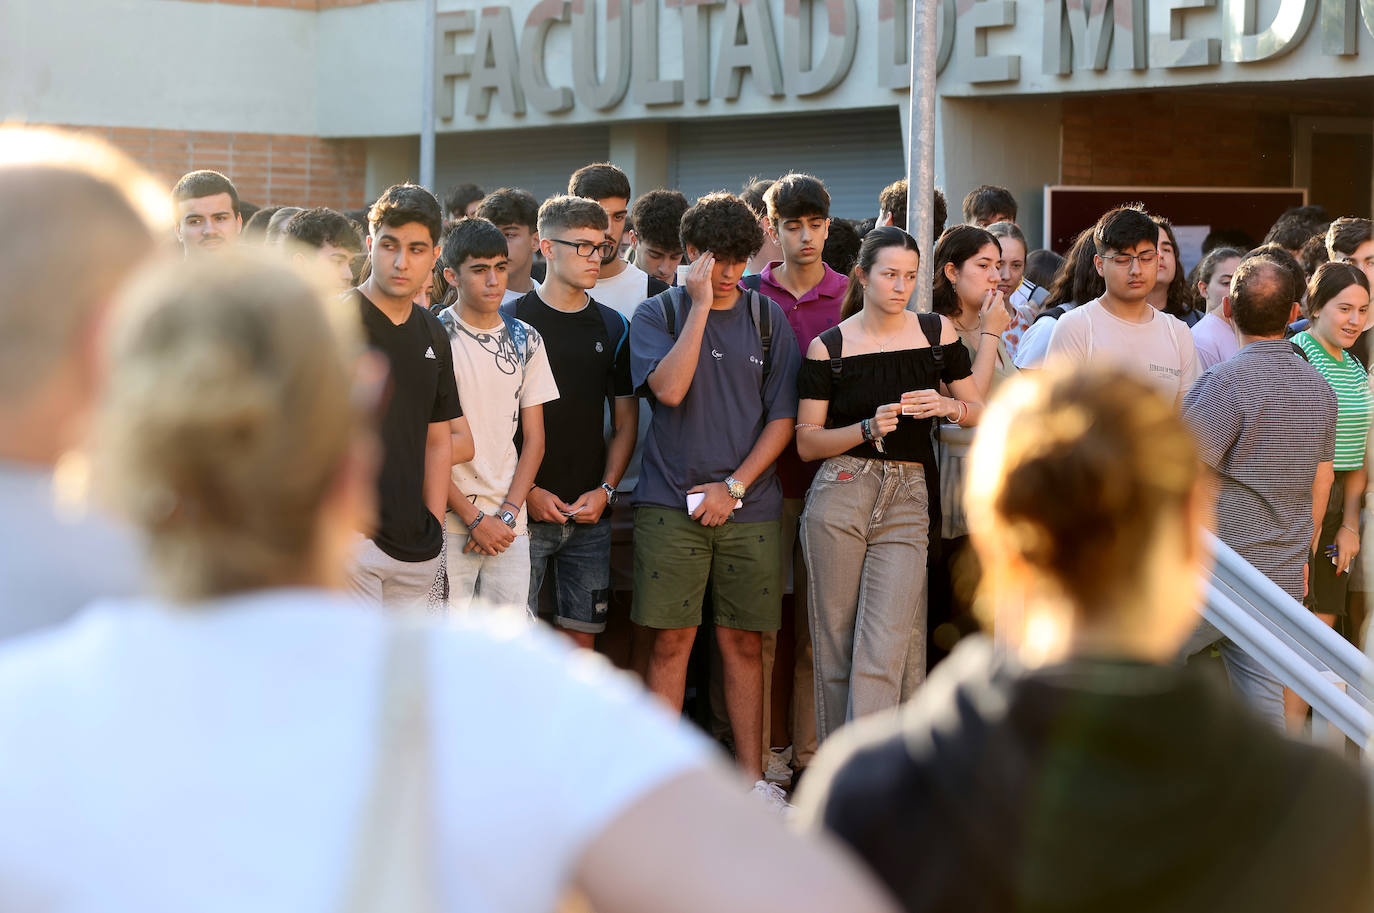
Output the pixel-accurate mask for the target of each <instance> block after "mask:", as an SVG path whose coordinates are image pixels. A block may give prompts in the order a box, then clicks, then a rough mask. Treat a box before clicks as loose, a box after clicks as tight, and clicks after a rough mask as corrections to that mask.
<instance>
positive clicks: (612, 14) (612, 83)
mask: <svg viewBox="0 0 1374 913" xmlns="http://www.w3.org/2000/svg"><path fill="white" fill-rule="evenodd" d="M604 2H605V4H606V78H605V79H601V78H599V77H598V76H597V66H596V56H597V55H596V0H572V31H573V55H572V56H573V85H574V86H576V88H577V97H578V98H580V99H582V103H583V104H584V105H586V106H587V107H589V108H594V109H595V110H597V111H608V110H610V109H611V108H614V107H615V106H616V105H618V104H620V100H621V99H622V98H624V97H625V93H626V92H627V91H629V88H630V9H629V6H628V5H627V4H626V3H624V2H623V0H604Z"/></svg>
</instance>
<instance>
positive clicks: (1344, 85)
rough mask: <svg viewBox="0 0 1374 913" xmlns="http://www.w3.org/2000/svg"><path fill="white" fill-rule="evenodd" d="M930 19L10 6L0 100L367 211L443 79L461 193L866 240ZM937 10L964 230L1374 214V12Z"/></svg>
mask: <svg viewBox="0 0 1374 913" xmlns="http://www.w3.org/2000/svg"><path fill="white" fill-rule="evenodd" d="M911 2H912V0H907V3H905V4H903V3H902V2H901V0H825V2H821V0H492V3H491V5H481V6H479V5H477V4H474V3H471V2H456V0H438V4H437V5H438V12H437V15H436V16H435V18H434V20H433V22H432V23H430V22H427V21H426V4H425V2H424V0H351V2H350V0H256V2H251V0H219V2H214V0H211V2H205V0H122V2H120V3H103V2H95V0H9V2H6V3H5V4H3V6H0V102H2V103H3V109H4V113H5V115H6V116H7V117H8V118H10V119H20V120H27V121H31V122H41V123H52V124H62V125H68V126H74V127H81V128H86V129H91V130H95V131H98V132H101V133H103V134H104V135H107V136H108V137H109V138H110V139H111V140H113V141H114V142H115V143H116V144H118V145H120V146H121V147H123V148H125V149H127V150H129V151H130V152H131V153H133V154H134V155H135V156H136V157H138V158H139V159H140V160H141V161H143V162H145V163H146V164H147V165H148V166H149V167H151V168H153V169H154V170H156V171H158V172H159V173H161V174H162V175H164V176H165V177H167V178H168V180H169V181H170V180H172V179H174V178H175V177H176V176H177V175H179V174H181V173H182V172H184V171H186V170H189V169H191V168H201V167H204V168H215V169H218V170H223V171H225V172H226V173H227V174H229V175H230V176H231V177H232V178H233V179H234V180H235V182H236V183H237V184H238V185H239V187H240V189H241V193H242V195H243V196H244V197H245V198H246V199H249V200H252V201H254V202H257V203H263V204H307V205H325V204H327V205H334V206H339V207H355V206H360V205H362V204H363V203H364V202H365V201H366V200H368V199H371V197H372V196H373V195H374V194H375V193H376V192H377V191H378V190H380V189H381V188H382V187H385V186H386V185H387V184H389V183H392V182H394V181H397V180H402V179H406V178H415V177H417V176H418V161H419V143H420V133H421V130H420V124H421V122H422V118H423V116H424V107H423V106H424V99H425V95H426V83H427V82H430V81H432V86H433V91H434V99H435V105H434V108H435V128H436V131H437V142H436V162H437V169H436V183H437V184H438V185H439V187H440V188H442V187H444V186H447V185H449V184H451V183H456V182H459V181H472V182H474V183H477V184H479V185H481V186H482V187H485V188H488V189H493V188H495V187H498V186H502V185H507V184H509V185H518V186H523V187H527V188H528V189H530V190H531V191H533V192H534V193H535V194H536V195H539V196H542V195H545V194H548V193H552V192H554V191H557V190H561V189H562V188H563V187H564V186H565V185H566V180H567V175H568V174H569V173H570V172H571V171H572V170H574V169H575V168H577V167H578V166H580V165H582V164H585V163H587V162H589V161H594V160H605V159H609V160H610V161H614V162H615V163H617V164H618V165H620V166H621V167H622V168H624V169H625V170H626V171H627V172H628V173H629V174H630V176H631V181H632V185H633V186H634V188H635V191H636V192H642V191H644V190H649V189H653V188H654V187H659V186H670V187H678V188H680V189H681V190H682V191H683V192H684V193H686V194H687V195H688V196H689V197H693V196H696V195H698V194H700V193H704V192H706V191H709V190H714V189H720V188H726V189H737V188H739V187H740V185H741V184H742V183H743V182H744V181H745V179H747V178H749V177H751V176H753V175H760V176H775V175H777V174H779V173H782V172H785V171H788V170H802V171H809V172H811V173H814V174H817V175H819V176H821V177H822V178H824V179H825V181H826V183H827V184H828V185H829V186H830V187H831V189H832V192H833V196H834V213H835V214H836V215H840V216H845V217H850V218H863V217H866V216H870V215H875V214H876V208H877V194H878V191H879V190H880V189H881V188H882V187H883V186H884V185H885V184H887V183H889V182H890V181H892V180H894V179H895V178H897V177H899V176H901V174H902V173H903V170H904V166H903V161H904V155H903V141H904V137H905V135H906V130H905V123H906V101H907V94H908V91H909V85H910V72H911V68H910V66H909V63H908V60H907V57H908V47H907V40H908V39H907V37H906V36H907V34H908V30H909V26H908V18H907V17H908V15H909V9H910V3H911ZM915 2H920V3H925V2H933V3H938V4H939V20H940V24H941V27H940V35H939V39H938V47H939V56H938V60H937V67H938V70H939V77H938V81H937V86H936V90H937V93H938V105H937V125H936V133H937V136H936V143H935V148H936V161H935V171H936V182H937V185H939V186H941V187H942V188H944V190H945V191H946V194H947V196H948V197H949V200H950V205H951V207H952V208H954V209H957V206H958V201H959V200H960V198H962V196H963V195H964V193H965V192H967V191H968V190H969V189H971V188H972V187H974V186H976V185H978V184H981V183H994V184H1001V185H1003V186H1006V187H1009V188H1010V189H1012V190H1013V192H1014V193H1015V194H1016V195H1017V197H1018V199H1019V200H1020V201H1021V203H1022V214H1021V217H1020V221H1021V222H1022V223H1023V227H1025V228H1026V229H1027V233H1028V235H1030V236H1031V239H1032V242H1033V243H1035V242H1036V241H1037V240H1038V239H1039V238H1040V236H1041V234H1042V232H1041V226H1042V219H1043V216H1044V213H1043V209H1042V201H1043V199H1044V196H1045V194H1044V188H1045V187H1046V186H1047V185H1059V184H1067V185H1109V186H1119V187H1122V188H1126V189H1129V188H1134V187H1160V186H1186V187H1204V188H1224V187H1231V188H1236V187H1263V188H1276V187H1296V188H1303V189H1306V190H1307V192H1308V200H1309V201H1310V202H1316V203H1322V204H1323V205H1326V206H1327V208H1328V209H1329V210H1330V211H1331V212H1332V213H1333V214H1354V215H1366V216H1367V215H1369V214H1370V210H1371V205H1372V204H1371V200H1372V199H1374V186H1371V172H1372V171H1374V0H915ZM431 35H433V36H434V38H433V41H434V46H433V50H432V53H427V51H429V50H430V48H429V45H430V38H429V36H431ZM431 59H432V66H430V63H429V62H430V60H431ZM1123 192H1125V190H1123ZM952 216H954V217H956V218H957V214H953V213H952Z"/></svg>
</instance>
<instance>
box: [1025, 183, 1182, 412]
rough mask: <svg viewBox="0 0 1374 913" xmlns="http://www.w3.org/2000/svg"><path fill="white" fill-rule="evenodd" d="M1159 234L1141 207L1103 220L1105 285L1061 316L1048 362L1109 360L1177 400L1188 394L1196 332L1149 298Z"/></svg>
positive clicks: (1097, 239) (1100, 264)
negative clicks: (1088, 299)
mask: <svg viewBox="0 0 1374 913" xmlns="http://www.w3.org/2000/svg"><path fill="white" fill-rule="evenodd" d="M1158 239H1159V228H1158V227H1157V226H1156V225H1155V223H1154V220H1152V219H1151V218H1150V217H1149V216H1148V215H1146V214H1145V213H1144V212H1142V211H1141V210H1139V209H1136V208H1133V207H1121V208H1120V209H1113V210H1112V211H1111V212H1109V213H1107V214H1106V215H1104V216H1103V217H1102V218H1101V219H1098V221H1097V226H1096V227H1095V228H1094V229H1093V243H1094V244H1095V245H1096V248H1097V255H1096V256H1095V257H1094V258H1093V262H1094V264H1095V265H1096V267H1097V272H1098V274H1099V275H1101V276H1102V280H1103V282H1104V283H1105V285H1106V291H1105V292H1103V293H1102V297H1100V298H1098V299H1096V300H1094V301H1089V302H1088V303H1087V304H1085V305H1083V306H1082V307H1078V308H1075V309H1074V310H1072V311H1070V312H1069V313H1067V314H1065V315H1064V316H1063V317H1060V318H1059V320H1058V322H1057V323H1056V325H1055V328H1054V335H1053V336H1051V337H1050V347H1049V353H1048V354H1047V355H1046V357H1045V361H1046V364H1050V363H1053V362H1055V361H1058V360H1062V361H1068V362H1074V363H1078V364H1092V363H1096V362H1108V363H1111V364H1118V365H1123V366H1125V367H1128V368H1132V369H1134V370H1137V371H1139V372H1140V375H1141V377H1142V378H1144V379H1145V380H1148V381H1149V382H1150V383H1152V384H1154V385H1155V386H1157V387H1158V388H1159V390H1160V392H1161V393H1164V394H1166V395H1168V396H1170V397H1173V398H1174V399H1175V400H1180V399H1181V398H1182V397H1183V394H1184V393H1186V392H1188V389H1189V388H1190V387H1192V385H1193V381H1195V380H1196V379H1197V376H1198V368H1197V356H1196V353H1195V352H1194V350H1193V335H1192V333H1191V332H1189V330H1188V326H1187V325H1186V324H1185V323H1183V321H1181V320H1179V319H1178V318H1177V317H1171V316H1170V315H1168V314H1165V313H1164V312H1163V311H1159V310H1156V309H1155V308H1154V307H1152V306H1151V305H1150V302H1149V301H1148V300H1147V299H1148V297H1149V294H1150V290H1151V289H1153V288H1154V285H1155V280H1156V278H1157V276H1158V273H1159V270H1158V268H1157V265H1156V261H1157V258H1158V257H1159V252H1158V249H1157V243H1156V242H1157V241H1158Z"/></svg>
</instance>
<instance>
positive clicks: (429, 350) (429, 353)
mask: <svg viewBox="0 0 1374 913" xmlns="http://www.w3.org/2000/svg"><path fill="white" fill-rule="evenodd" d="M435 357H436V356H435V354H434V346H430V347H429V348H427V349H425V358H435Z"/></svg>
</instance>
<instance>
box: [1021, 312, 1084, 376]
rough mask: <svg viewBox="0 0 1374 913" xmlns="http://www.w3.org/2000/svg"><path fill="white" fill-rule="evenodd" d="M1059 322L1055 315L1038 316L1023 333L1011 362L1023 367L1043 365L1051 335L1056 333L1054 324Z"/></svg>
mask: <svg viewBox="0 0 1374 913" xmlns="http://www.w3.org/2000/svg"><path fill="white" fill-rule="evenodd" d="M1070 310H1072V308H1070ZM1058 322H1059V321H1058V320H1057V319H1055V318H1054V317H1040V318H1037V319H1036V321H1035V323H1033V324H1031V325H1030V328H1029V329H1027V330H1026V332H1025V333H1024V334H1022V336H1021V342H1020V343H1019V344H1018V345H1017V346H1016V354H1015V355H1013V356H1012V359H1011V363H1012V364H1014V365H1016V367H1018V368H1022V369H1037V368H1041V367H1043V366H1044V364H1045V352H1047V351H1048V350H1049V347H1050V336H1052V335H1053V334H1054V325H1055V324H1056V323H1058Z"/></svg>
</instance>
